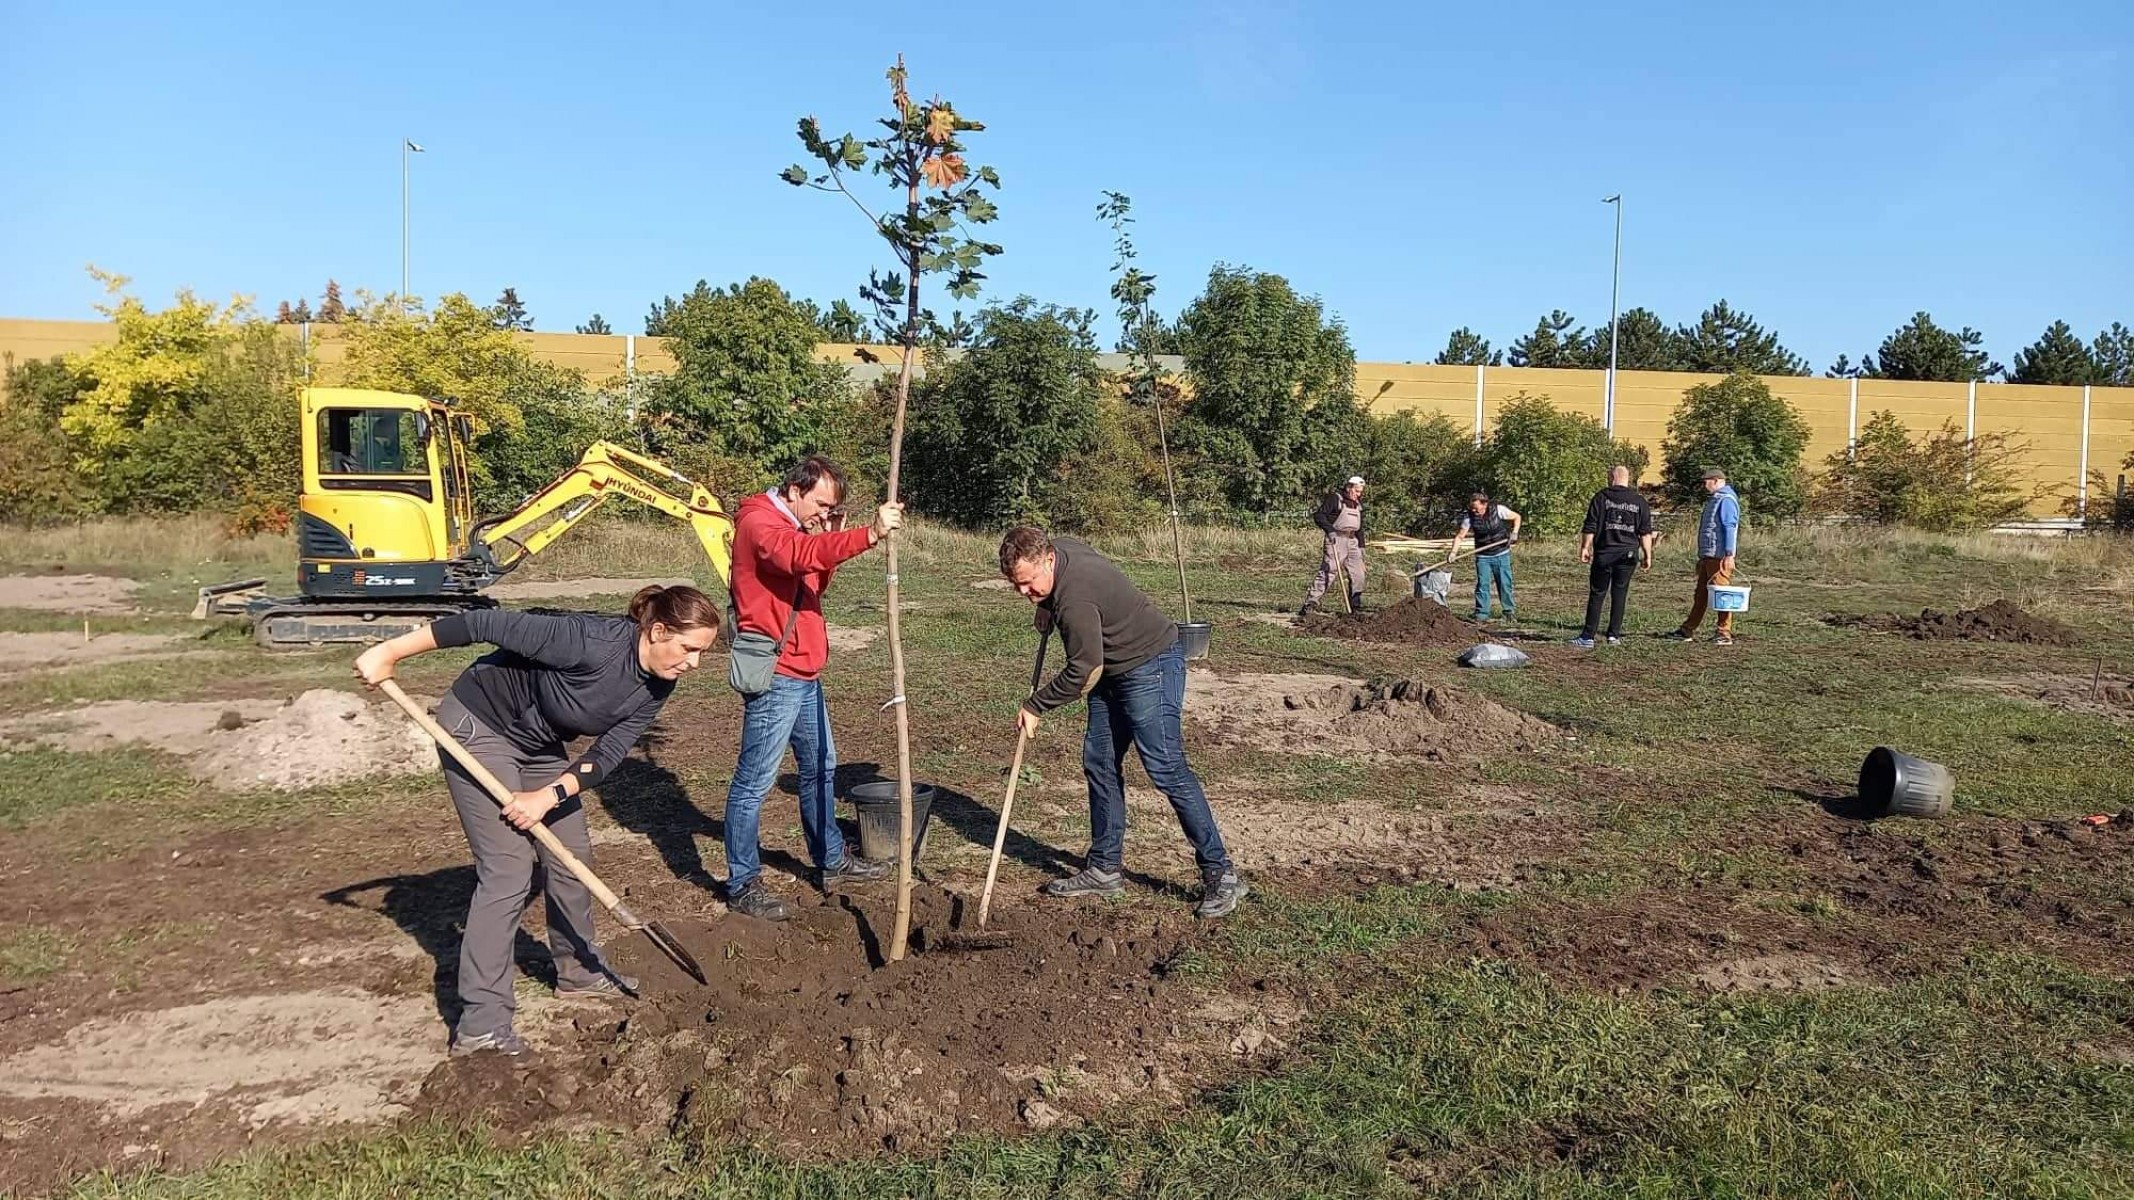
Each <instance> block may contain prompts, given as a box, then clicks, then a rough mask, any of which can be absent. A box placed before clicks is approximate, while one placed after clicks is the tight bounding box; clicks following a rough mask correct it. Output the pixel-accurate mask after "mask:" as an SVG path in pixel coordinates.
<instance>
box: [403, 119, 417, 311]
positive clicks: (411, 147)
mask: <svg viewBox="0 0 2134 1200" xmlns="http://www.w3.org/2000/svg"><path fill="white" fill-rule="evenodd" d="M420 153H422V147H420V146H418V145H416V144H415V141H414V139H413V138H408V137H403V138H401V139H400V309H401V311H402V312H406V311H407V307H408V155H410V154H420Z"/></svg>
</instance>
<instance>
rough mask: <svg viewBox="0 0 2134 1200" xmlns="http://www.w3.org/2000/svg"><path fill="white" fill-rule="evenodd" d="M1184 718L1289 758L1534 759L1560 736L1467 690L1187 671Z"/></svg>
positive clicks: (1221, 738) (1218, 736) (1226, 740)
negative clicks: (1498, 755)
mask: <svg viewBox="0 0 2134 1200" xmlns="http://www.w3.org/2000/svg"><path fill="white" fill-rule="evenodd" d="M1186 701H1187V703H1186V713H1187V715H1188V716H1190V717H1192V718H1193V719H1194V720H1195V721H1196V722H1197V723H1198V724H1200V725H1201V726H1202V727H1203V728H1204V729H1206V730H1209V731H1211V732H1212V733H1213V734H1214V735H1215V740H1216V741H1217V742H1218V743H1220V744H1225V745H1247V746H1253V747H1256V748H1258V749H1262V750H1275V751H1280V752H1283V753H1289V754H1318V755H1325V754H1335V753H1349V754H1363V755H1372V756H1383V757H1392V758H1421V759H1427V760H1430V761H1432V762H1449V761H1456V760H1460V759H1466V758H1471V757H1473V756H1475V755H1478V754H1482V753H1491V752H1500V751H1530V750H1535V749H1539V748H1541V747H1542V746H1544V745H1547V744H1549V743H1551V742H1553V741H1555V740H1556V739H1557V738H1558V737H1559V736H1560V734H1559V733H1558V731H1557V730H1556V728H1555V727H1554V726H1552V725H1550V724H1548V723H1547V722H1545V721H1541V720H1537V719H1536V718H1533V717H1529V716H1527V715H1525V714H1524V713H1519V712H1514V711H1513V710H1511V709H1509V708H1506V707H1504V706H1503V705H1501V704H1498V703H1497V702H1496V701H1494V700H1491V699H1488V698H1487V697H1484V696H1478V695H1475V694H1474V693H1472V692H1468V691H1466V690H1464V689H1460V688H1454V687H1449V686H1445V685H1442V684H1429V683H1425V682H1423V681H1422V680H1408V679H1401V680H1393V681H1381V682H1371V683H1365V682H1362V681H1359V680H1355V679H1347V678H1343V677H1342V676H1338V675H1217V674H1215V673H1214V672H1212V671H1189V672H1187V673H1186Z"/></svg>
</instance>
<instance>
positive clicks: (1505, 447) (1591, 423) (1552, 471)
mask: <svg viewBox="0 0 2134 1200" xmlns="http://www.w3.org/2000/svg"><path fill="white" fill-rule="evenodd" d="M1649 460H1650V456H1649V455H1648V454H1647V453H1646V452H1645V448H1644V447H1643V446H1636V445H1632V444H1631V443H1629V442H1623V441H1618V440H1616V439H1615V438H1613V437H1611V436H1609V433H1608V431H1607V430H1606V429H1605V428H1603V427H1602V426H1601V423H1600V422H1599V421H1596V420H1594V419H1593V418H1591V417H1588V416H1584V415H1581V414H1579V413H1568V412H1563V411H1561V410H1559V409H1558V408H1557V407H1556V406H1555V405H1554V404H1551V403H1550V402H1549V398H1548V397H1547V396H1529V395H1527V394H1525V393H1524V392H1522V393H1520V394H1518V395H1516V396H1513V397H1512V398H1511V399H1510V400H1508V401H1506V402H1505V404H1504V407H1503V408H1502V409H1501V410H1499V412H1498V414H1497V425H1496V428H1495V429H1494V430H1492V431H1491V432H1490V435H1489V436H1488V437H1487V438H1485V439H1484V440H1483V443H1482V446H1481V447H1480V449H1479V450H1478V451H1477V452H1476V454H1475V457H1474V470H1473V472H1472V475H1471V476H1470V479H1471V480H1472V483H1473V485H1474V486H1476V487H1479V488H1481V489H1483V490H1486V491H1488V492H1489V494H1490V495H1491V496H1492V497H1494V498H1495V499H1496V500H1498V501H1499V502H1501V503H1504V504H1508V505H1510V506H1511V507H1513V508H1515V509H1517V510H1519V514H1520V515H1521V516H1522V517H1524V518H1525V520H1526V523H1525V526H1524V528H1525V529H1526V530H1528V531H1530V532H1534V533H1539V534H1552V533H1573V532H1576V531H1577V530H1578V527H1579V525H1580V523H1581V522H1582V521H1584V519H1585V514H1586V505H1587V503H1588V502H1589V501H1591V500H1592V498H1593V493H1594V492H1596V491H1599V490H1600V489H1601V488H1603V487H1606V486H1607V484H1608V471H1609V469H1610V468H1611V467H1615V466H1618V465H1621V466H1627V467H1629V468H1630V477H1631V479H1633V480H1635V479H1636V478H1637V477H1638V476H1639V475H1640V474H1641V473H1642V472H1643V471H1644V470H1645V465H1646V463H1647V462H1648V461H1649Z"/></svg>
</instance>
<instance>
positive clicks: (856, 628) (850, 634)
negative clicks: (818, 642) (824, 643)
mask: <svg viewBox="0 0 2134 1200" xmlns="http://www.w3.org/2000/svg"><path fill="white" fill-rule="evenodd" d="M887 632H889V629H888V627H887V626H885V625H832V626H830V627H829V636H830V649H832V650H835V651H837V652H839V653H841V654H851V653H855V652H857V651H860V650H865V649H866V648H867V647H869V646H872V645H874V643H875V640H876V639H877V638H879V637H881V636H882V635H883V634H885V633H887Z"/></svg>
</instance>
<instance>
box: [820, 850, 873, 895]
mask: <svg viewBox="0 0 2134 1200" xmlns="http://www.w3.org/2000/svg"><path fill="white" fill-rule="evenodd" d="M888 875H889V864H888V863H885V862H876V861H875V860H874V859H871V858H861V857H860V856H859V855H857V854H847V855H845V857H844V859H843V860H842V861H840V862H839V863H838V864H837V865H836V866H834V867H831V868H830V869H828V870H826V871H824V872H823V873H822V890H824V891H826V892H827V891H829V890H830V889H831V888H833V887H838V886H841V885H843V884H848V883H879V882H881V881H882V880H883V879H885V878H887V877H888Z"/></svg>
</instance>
